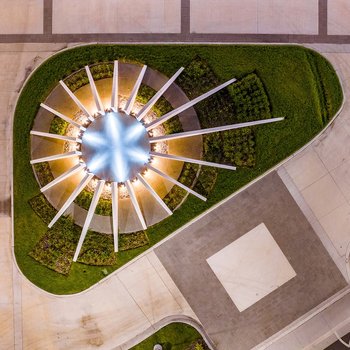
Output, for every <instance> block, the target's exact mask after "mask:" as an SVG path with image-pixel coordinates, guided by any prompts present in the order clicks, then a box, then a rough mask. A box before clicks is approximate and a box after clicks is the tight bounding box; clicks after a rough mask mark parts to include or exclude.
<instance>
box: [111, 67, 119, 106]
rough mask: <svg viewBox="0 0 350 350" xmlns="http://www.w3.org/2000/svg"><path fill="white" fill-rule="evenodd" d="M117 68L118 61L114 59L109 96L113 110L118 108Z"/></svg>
mask: <svg viewBox="0 0 350 350" xmlns="http://www.w3.org/2000/svg"><path fill="white" fill-rule="evenodd" d="M118 78H119V69H118V61H114V68H113V84H112V96H111V108H113V109H114V110H116V111H117V110H118V108H119V97H118V94H119V82H118Z"/></svg>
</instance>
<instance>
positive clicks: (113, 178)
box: [81, 111, 150, 182]
mask: <svg viewBox="0 0 350 350" xmlns="http://www.w3.org/2000/svg"><path fill="white" fill-rule="evenodd" d="M81 138H82V143H81V153H82V155H81V157H82V159H83V161H84V162H85V164H86V166H87V170H88V172H90V173H92V174H94V175H96V176H97V177H98V178H99V179H101V180H105V181H110V182H125V181H127V180H132V179H134V178H135V177H136V175H137V174H138V173H140V172H142V171H143V170H144V167H145V164H147V163H148V161H149V158H150V153H149V152H150V143H149V138H148V133H147V131H146V129H145V127H144V126H143V125H142V123H141V122H139V121H138V120H137V119H136V118H134V117H133V116H130V115H129V114H127V113H125V112H122V111H118V112H115V111H110V112H106V113H105V115H101V114H99V115H98V117H97V118H95V119H94V120H93V121H92V122H91V123H90V124H89V126H88V127H87V128H86V131H85V132H84V133H83V134H82V137H81Z"/></svg>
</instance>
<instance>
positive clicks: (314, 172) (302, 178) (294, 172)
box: [284, 147, 327, 190]
mask: <svg viewBox="0 0 350 350" xmlns="http://www.w3.org/2000/svg"><path fill="white" fill-rule="evenodd" d="M284 167H285V169H286V170H287V172H288V174H289V176H290V177H291V178H292V179H293V181H294V183H295V185H296V186H297V187H298V189H299V190H303V189H304V188H306V187H307V186H310V185H311V184H313V183H314V182H315V181H317V180H319V179H320V178H321V177H323V176H325V175H326V174H327V169H326V168H325V166H324V165H323V163H322V161H321V160H320V158H319V157H318V155H317V153H316V152H315V151H314V150H313V148H310V147H309V148H307V149H306V150H305V151H304V152H303V153H302V154H300V155H299V156H297V157H295V158H293V159H291V160H290V161H288V162H287V163H286V164H285V166H284Z"/></svg>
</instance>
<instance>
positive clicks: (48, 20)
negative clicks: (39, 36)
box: [43, 0, 53, 34]
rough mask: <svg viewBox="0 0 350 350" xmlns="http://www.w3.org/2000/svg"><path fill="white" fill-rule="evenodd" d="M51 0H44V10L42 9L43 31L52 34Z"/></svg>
mask: <svg viewBox="0 0 350 350" xmlns="http://www.w3.org/2000/svg"><path fill="white" fill-rule="evenodd" d="M52 1H53V0H44V11H43V33H44V34H52V12H53V10H52V6H53V5H52Z"/></svg>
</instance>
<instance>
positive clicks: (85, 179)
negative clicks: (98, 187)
mask: <svg viewBox="0 0 350 350" xmlns="http://www.w3.org/2000/svg"><path fill="white" fill-rule="evenodd" d="M93 177H94V174H86V175H85V176H84V177H83V179H82V180H81V181H80V183H79V185H78V186H77V187H76V188H75V189H74V191H73V192H72V194H71V195H70V196H69V197H68V199H67V200H66V201H65V203H64V204H63V206H62V207H61V209H60V210H59V211H58V212H57V214H56V215H55V217H54V218H53V219H52V220H51V222H50V223H49V225H48V226H49V228H51V227H52V226H53V225H54V224H55V222H56V221H57V220H58V219H59V218H60V217H61V216H62V215H63V214H64V212H65V211H66V210H67V209H68V207H69V206H70V205H71V204H72V203H73V201H74V199H75V198H77V197H78V196H79V193H80V192H81V191H82V190H83V189H84V188H85V187H86V185H87V184H88V183H89V182H90V180H91V179H92V178H93Z"/></svg>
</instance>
